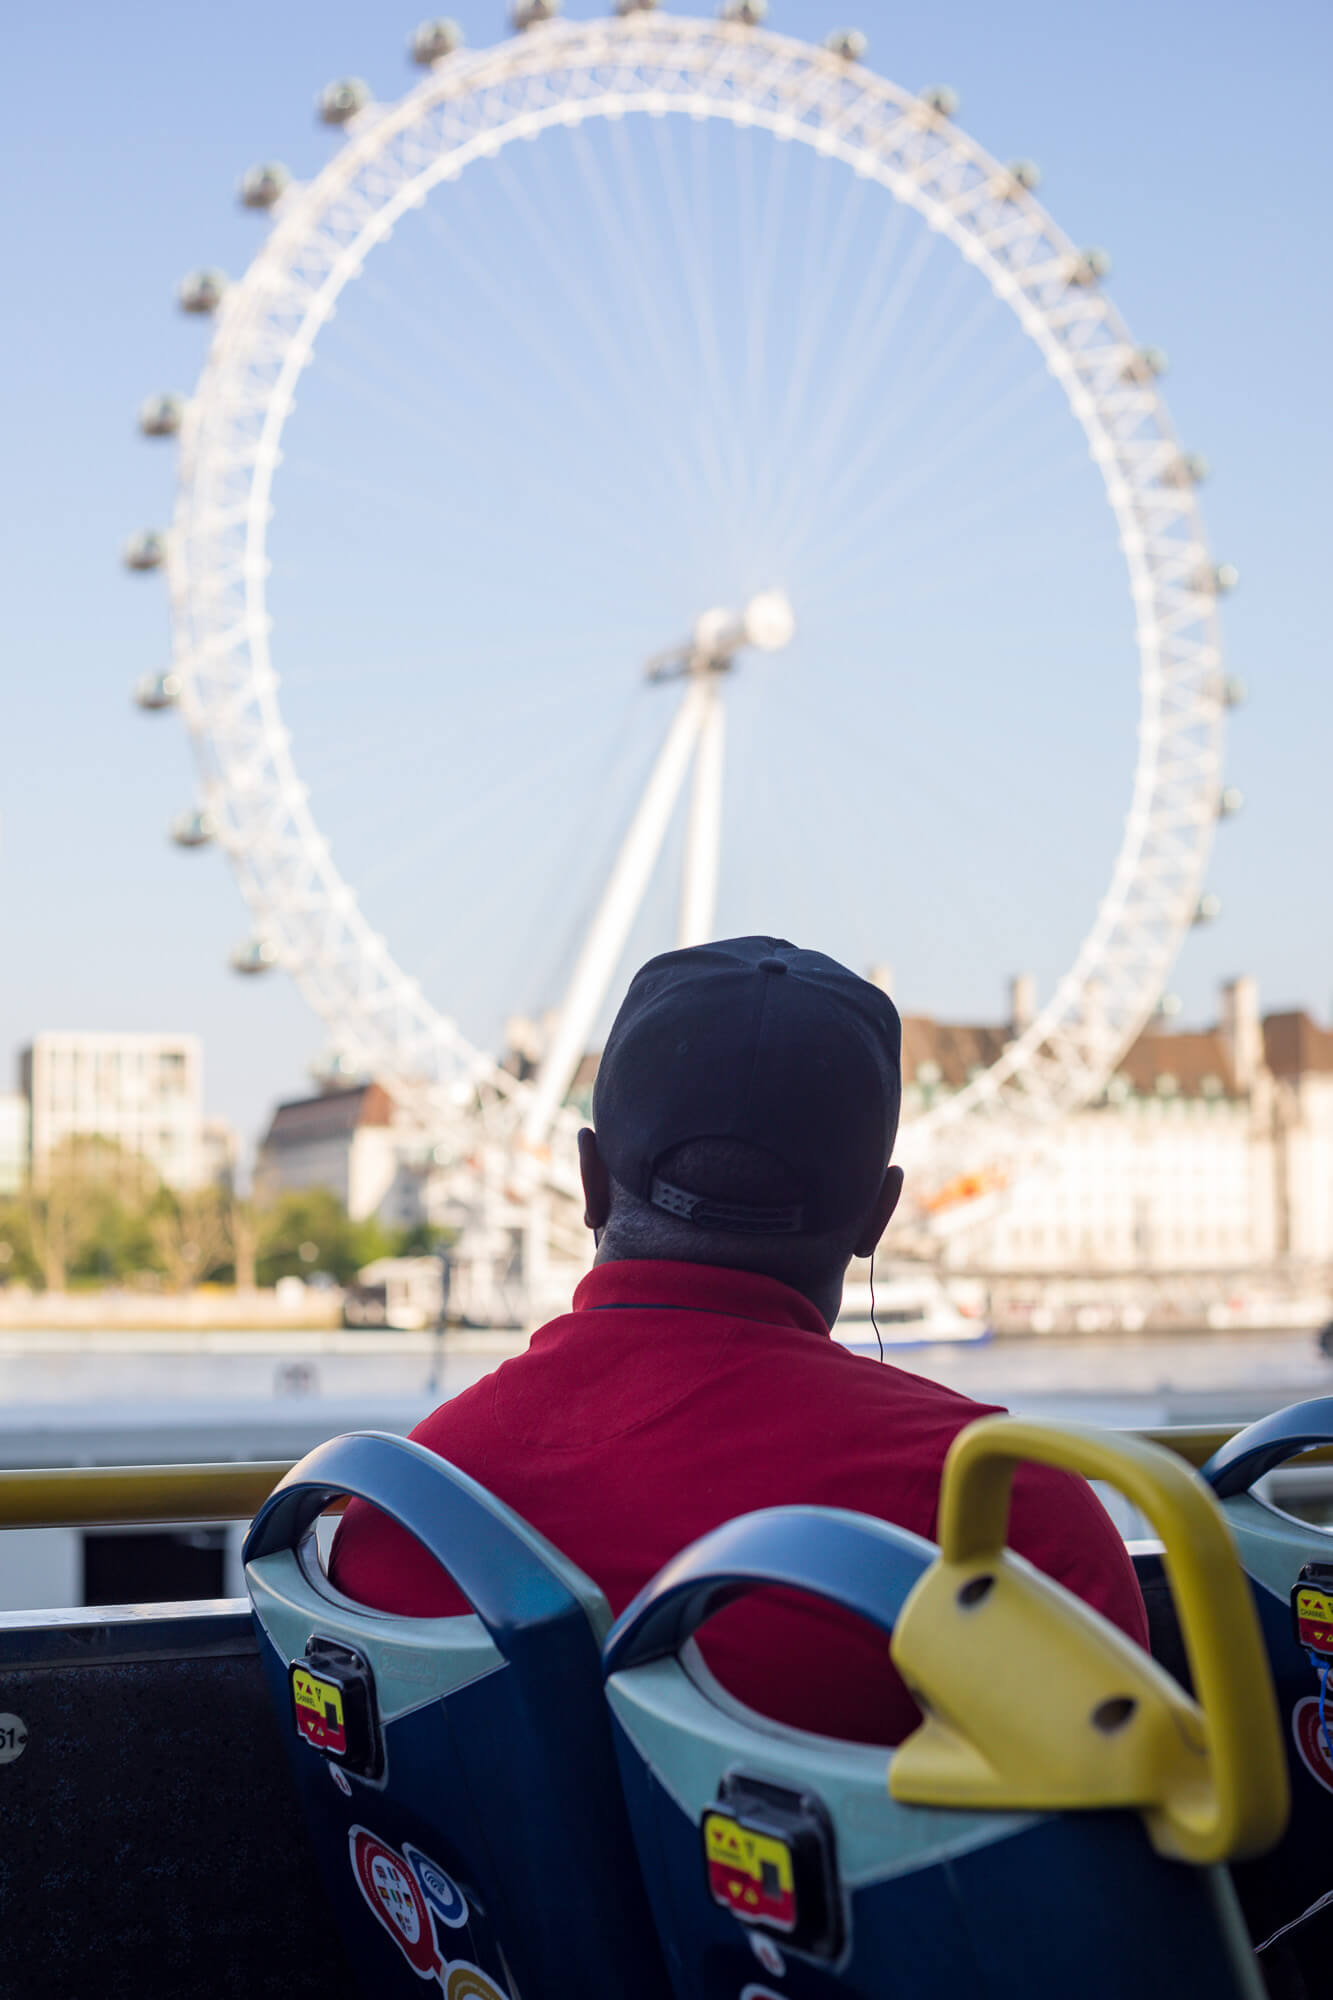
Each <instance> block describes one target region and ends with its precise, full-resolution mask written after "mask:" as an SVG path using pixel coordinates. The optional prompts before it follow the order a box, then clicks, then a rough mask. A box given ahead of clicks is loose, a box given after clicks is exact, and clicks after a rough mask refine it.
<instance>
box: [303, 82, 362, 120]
mask: <svg viewBox="0 0 1333 2000" xmlns="http://www.w3.org/2000/svg"><path fill="white" fill-rule="evenodd" d="M369 102H370V85H369V84H368V83H364V82H363V81H362V79H361V78H360V77H359V76H342V77H339V78H338V79H337V81H336V82H334V83H329V84H326V85H325V86H324V88H323V90H321V91H320V93H319V96H318V97H317V98H316V99H315V109H316V111H317V112H318V113H319V119H320V123H321V124H322V125H346V124H347V122H348V120H349V119H352V118H355V117H356V114H357V112H358V111H364V110H365V108H366V106H367V105H368V104H369Z"/></svg>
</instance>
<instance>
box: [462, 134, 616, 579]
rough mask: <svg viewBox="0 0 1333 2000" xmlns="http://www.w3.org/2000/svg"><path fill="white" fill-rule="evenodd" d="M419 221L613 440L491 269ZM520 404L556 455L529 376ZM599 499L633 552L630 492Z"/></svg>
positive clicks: (554, 438)
mask: <svg viewBox="0 0 1333 2000" xmlns="http://www.w3.org/2000/svg"><path fill="white" fill-rule="evenodd" d="M497 164H498V163H497ZM511 178H512V177H511ZM424 219H425V222H426V224H427V227H428V228H429V229H431V231H432V232H433V233H434V234H435V235H436V236H437V237H438V238H439V239H440V240H441V242H442V243H443V244H445V246H446V247H447V249H448V251H449V254H450V257H451V258H452V259H453V260H454V262H455V263H456V265H457V267H458V268H459V269H461V270H463V271H464V272H465V273H466V274H467V276H468V277H469V278H470V279H471V280H472V282H473V283H474V284H475V285H476V286H477V289H478V291H479V292H480V293H481V294H482V296H483V297H485V298H486V299H488V300H489V302H490V304H491V305H492V307H493V308H494V309H495V310H496V312H498V313H499V314H500V315H501V316H502V317H503V319H504V320H505V323H506V324H507V325H508V326H509V327H510V328H511V329H512V330H513V332H514V333H516V334H517V336H518V338H519V339H520V340H521V341H522V343H523V345H524V346H525V347H526V348H527V349H528V351H529V353H530V354H531V355H532V356H533V358H534V359H535V360H536V361H538V362H539V363H540V366H541V370H542V372H543V373H545V374H546V375H548V376H549V377H550V378H551V379H552V380H553V381H554V382H555V385H556V387H557V389H558V390H559V391H560V394H561V396H563V397H564V398H566V399H567V401H568V403H569V405H570V406H571V407H573V408H577V409H578V411H579V413H580V415H581V416H582V417H583V418H584V419H585V420H586V421H587V423H588V424H589V425H590V426H591V428H592V429H593V431H594V432H596V433H600V434H601V435H603V436H605V437H606V438H608V439H615V438H616V435H617V433H616V427H615V425H614V422H613V421H612V418H611V416H610V414H609V413H608V411H607V409H606V407H605V405H604V404H603V403H601V402H599V401H598V399H597V398H596V397H595V396H594V395H593V394H592V393H591V391H590V390H589V388H588V386H587V384H586V383H585V382H583V381H581V380H580V379H579V377H578V375H577V374H576V373H575V371H574V370H572V369H571V368H569V367H567V366H566V365H565V364H564V362H563V359H562V357H561V356H560V354H559V350H558V347H557V346H556V344H555V343H554V342H551V341H545V340H542V339H541V338H540V335H539V332H538V329H537V327H536V324H535V322H534V318H533V314H532V312H531V310H530V309H528V308H527V307H526V306H525V305H524V304H523V303H522V302H521V301H520V300H516V299H515V298H514V297H513V295H512V294H511V293H510V292H509V291H508V290H507V289H506V288H505V287H504V286H503V285H502V284H501V283H500V282H499V280H498V278H497V276H496V273H495V270H494V268H493V266H492V265H490V264H488V263H487V262H486V261H485V260H483V259H482V258H480V257H478V256H476V255H475V254H474V252H473V251H472V250H471V248H470V247H469V246H468V245H467V244H466V243H464V242H463V241H462V240H461V239H460V238H459V237H458V236H457V235H456V233H455V232H453V231H451V230H449V229H448V228H447V227H446V225H445V224H444V223H443V222H442V220H441V218H440V217H439V216H437V215H435V214H434V213H433V212H432V211H431V210H430V209H429V208H427V209H426V210H425V216H424ZM585 310H586V308H585ZM511 393H512V391H511ZM524 400H525V403H526V406H527V408H528V410H529V412H530V413H531V415H532V418H533V419H534V420H535V422H536V424H537V426H538V428H540V429H541V430H542V432H543V433H544V434H545V435H546V436H547V437H548V438H549V439H550V440H551V442H552V446H553V448H554V449H555V450H556V451H557V453H559V452H561V451H563V448H564V440H563V439H562V437H561V435H560V433H559V432H558V431H557V430H556V429H555V428H554V426H553V425H552V423H551V420H550V415H549V412H548V411H547V409H546V407H545V405H544V402H543V399H542V398H541V397H540V396H539V395H538V394H537V393H536V391H535V384H534V382H533V381H532V379H531V378H529V380H528V383H527V385H526V394H525V398H524ZM584 490H585V491H586V490H587V489H584ZM598 498H599V501H600V503H601V511H602V512H603V513H604V515H605V518H606V519H607V520H608V522H610V523H612V524H613V532H614V533H615V534H616V537H617V539H619V540H621V541H622V542H623V543H624V545H625V546H626V547H627V548H631V549H632V548H633V547H634V546H635V543H634V539H633V536H632V535H631V534H630V532H629V531H628V528H627V526H626V524H627V522H629V521H630V520H632V518H633V512H632V510H633V495H632V494H630V493H629V492H622V493H618V494H617V493H611V492H607V491H605V490H602V491H601V492H600V493H599V496H598Z"/></svg>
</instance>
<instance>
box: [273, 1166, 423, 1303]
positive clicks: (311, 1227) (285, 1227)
mask: <svg viewBox="0 0 1333 2000" xmlns="http://www.w3.org/2000/svg"><path fill="white" fill-rule="evenodd" d="M393 1248H394V1244H393V1239H392V1238H391V1237H390V1236H389V1235H388V1234H387V1233H386V1231H385V1230H384V1228H383V1226H382V1225H381V1224H380V1223H379V1222H378V1221H377V1220H376V1219H375V1217H373V1216H371V1217H370V1218H368V1219H367V1220H366V1221H364V1222H353V1221H352V1220H351V1218H350V1217H349V1215H348V1213H347V1211H346V1209H345V1208H344V1207H343V1205H342V1203H341V1202H340V1201H339V1199H338V1197H337V1195H336V1194H334V1193H333V1192H332V1190H331V1189H329V1188H300V1189H292V1190H289V1191H288V1192H287V1193H286V1194H280V1195H279V1196H278V1197H277V1199H276V1200H275V1201H274V1202H272V1203H270V1205H269V1206H268V1207H267V1208H265V1209H262V1210H261V1211H260V1213H259V1218H258V1244H257V1256H256V1263H257V1268H258V1272H259V1279H260V1282H261V1284H265V1285H272V1284H275V1283H276V1282H277V1280H278V1279H279V1278H288V1277H297V1278H308V1277H310V1276H311V1274H312V1273H313V1272H315V1271H327V1272H328V1274H329V1276H330V1277H333V1278H336V1279H337V1281H338V1283H339V1284H340V1285H346V1284H348V1283H350V1282H351V1280H352V1279H353V1278H354V1277H355V1276H356V1274H357V1272H358V1271H359V1270H360V1268H361V1266H362V1265H363V1264H369V1263H370V1262H371V1261H372V1260H373V1259H374V1258H376V1257H387V1256H389V1255H391V1254H392V1252H393Z"/></svg>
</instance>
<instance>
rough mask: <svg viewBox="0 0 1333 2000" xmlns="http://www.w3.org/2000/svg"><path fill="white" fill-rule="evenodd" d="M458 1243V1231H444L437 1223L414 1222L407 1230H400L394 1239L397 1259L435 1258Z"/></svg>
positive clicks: (394, 1251)
mask: <svg viewBox="0 0 1333 2000" xmlns="http://www.w3.org/2000/svg"><path fill="white" fill-rule="evenodd" d="M457 1241H458V1231H457V1230H456V1229H444V1228H442V1227H441V1226H440V1225H439V1224H438V1223H435V1222H414V1223H412V1225H411V1226H410V1227H409V1228H407V1229H400V1230H398V1231H397V1233H396V1235H395V1237H394V1245H393V1255H394V1256H395V1257H435V1256H438V1254H439V1252H440V1251H441V1250H451V1249H452V1248H453V1246H454V1244H455V1243H457Z"/></svg>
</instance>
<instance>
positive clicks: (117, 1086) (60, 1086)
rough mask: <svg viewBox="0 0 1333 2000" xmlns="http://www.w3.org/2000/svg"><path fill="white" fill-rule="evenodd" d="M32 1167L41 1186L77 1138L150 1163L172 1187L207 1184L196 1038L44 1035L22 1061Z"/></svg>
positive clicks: (127, 1035)
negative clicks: (61, 1152)
mask: <svg viewBox="0 0 1333 2000" xmlns="http://www.w3.org/2000/svg"><path fill="white" fill-rule="evenodd" d="M20 1071H21V1082H22V1088H23V1094H24V1097H25V1098H26V1100H27V1106H28V1115H29V1121H30V1122H29V1142H28V1143H29V1161H30V1166H31V1172H32V1177H33V1180H34V1182H35V1183H36V1184H37V1185H39V1186H40V1185H41V1182H42V1180H43V1178H44V1177H45V1175H46V1173H47V1171H48V1169H49V1165H50V1161H51V1158H52V1155H53V1154H54V1153H56V1151H57V1150H58V1149H59V1148H60V1147H61V1146H62V1145H64V1144H66V1143H67V1142H68V1141H69V1140H71V1139H89V1138H100V1139H107V1140H110V1141H111V1142H113V1143H114V1144H115V1145H118V1146H119V1147H121V1148H122V1150H123V1151H124V1152H126V1153H130V1154H135V1155H137V1156H138V1157H139V1158H140V1159H143V1160H146V1161H147V1162H148V1163H149V1165H150V1166H151V1167H153V1169H154V1170H155V1171H156V1172H157V1173H158V1174H159V1175H160V1176H161V1178H162V1179H163V1180H164V1181H165V1182H166V1183H167V1185H168V1186H169V1187H174V1188H181V1189H185V1188H194V1187H198V1186H199V1185H200V1182H201V1180H202V1179H203V1154H202V1145H201V1131H202V1125H203V1063H202V1058H201V1054H200V1048H199V1040H198V1037H197V1036H195V1035H148V1034H124V1035H118V1034H103V1033H87V1034H82V1033H56V1034H44V1035H38V1036H37V1037H36V1038H35V1040H34V1041H33V1043H32V1045H31V1046H30V1047H29V1048H26V1049H24V1051H23V1053H22V1056H21V1058H20Z"/></svg>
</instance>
